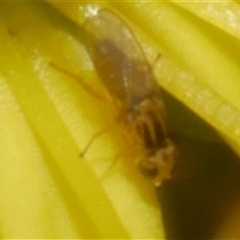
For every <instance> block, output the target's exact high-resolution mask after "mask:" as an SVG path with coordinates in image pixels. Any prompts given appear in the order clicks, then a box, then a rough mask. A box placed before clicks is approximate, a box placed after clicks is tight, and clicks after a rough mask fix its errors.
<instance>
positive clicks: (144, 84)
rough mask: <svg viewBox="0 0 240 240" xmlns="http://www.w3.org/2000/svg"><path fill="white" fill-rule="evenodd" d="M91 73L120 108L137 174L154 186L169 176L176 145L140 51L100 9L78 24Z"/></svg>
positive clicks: (127, 33) (119, 22)
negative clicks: (137, 154) (136, 154)
mask: <svg viewBox="0 0 240 240" xmlns="http://www.w3.org/2000/svg"><path fill="white" fill-rule="evenodd" d="M83 29H84V31H85V40H86V47H87V50H88V52H89V55H90V57H91V59H92V61H93V63H94V66H95V69H96V71H97V73H98V75H99V77H100V78H101V80H102V82H103V83H104V85H105V87H106V88H107V90H108V91H109V93H110V94H111V96H112V98H113V101H114V102H115V103H116V105H117V107H118V108H119V113H120V117H119V118H120V120H121V123H122V124H123V125H124V127H125V129H126V130H127V132H128V134H130V136H132V137H134V139H136V144H138V146H139V149H141V152H142V153H141V155H142V158H141V159H140V160H139V161H138V163H137V164H138V166H139V168H140V170H141V172H142V173H143V174H144V175H145V176H147V177H149V178H150V179H152V181H153V183H154V184H155V186H160V185H161V183H162V182H163V180H165V179H169V178H171V172H172V169H173V167H174V163H175V147H174V145H173V143H172V141H171V140H170V138H169V136H168V132H167V128H166V123H165V107H164V102H163V99H162V97H161V92H160V89H159V86H158V85H157V82H156V79H155V77H154V75H153V72H152V69H151V67H150V65H149V64H148V62H147V60H146V58H145V56H144V54H143V51H142V49H141V47H140V45H139V43H138V41H137V40H136V38H135V36H134V34H133V33H132V31H131V30H130V29H129V27H128V26H127V25H126V23H125V22H124V21H123V20H122V19H121V18H119V17H118V16H117V15H116V14H114V13H113V12H111V11H109V10H106V9H103V10H100V11H99V12H98V13H97V14H96V15H93V16H91V17H89V18H88V19H87V20H86V22H85V23H84V25H83Z"/></svg>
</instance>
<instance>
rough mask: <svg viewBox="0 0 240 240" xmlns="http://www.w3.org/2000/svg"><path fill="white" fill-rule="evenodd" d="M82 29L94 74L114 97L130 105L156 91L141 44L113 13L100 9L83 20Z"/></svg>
mask: <svg viewBox="0 0 240 240" xmlns="http://www.w3.org/2000/svg"><path fill="white" fill-rule="evenodd" d="M84 31H85V36H86V46H87V49H88V51H89V54H90V56H91V58H92V60H93V62H94V65H95V68H96V70H97V72H98V75H99V77H100V78H101V80H102V81H103V83H104V84H105V86H106V88H107V89H108V91H109V92H110V94H111V95H112V96H113V97H114V98H117V99H118V100H120V101H121V102H122V103H123V104H125V105H127V107H130V108H131V107H134V106H135V105H137V104H138V103H139V102H141V101H142V100H143V99H144V98H146V97H147V96H149V95H150V94H151V93H152V92H153V91H155V90H156V82H155V79H154V77H153V74H152V71H151V68H150V66H149V65H148V63H147V61H146V59H145V56H144V54H143V52H142V49H141V47H140V46H139V44H138V42H137V40H136V38H135V36H134V35H133V33H132V32H131V30H130V29H129V28H128V26H127V25H126V23H125V22H124V21H123V20H121V19H120V18H119V17H117V15H115V14H114V13H112V12H110V11H108V10H101V11H99V13H98V14H97V15H95V16H92V17H90V18H89V19H88V20H87V21H86V22H85V24H84Z"/></svg>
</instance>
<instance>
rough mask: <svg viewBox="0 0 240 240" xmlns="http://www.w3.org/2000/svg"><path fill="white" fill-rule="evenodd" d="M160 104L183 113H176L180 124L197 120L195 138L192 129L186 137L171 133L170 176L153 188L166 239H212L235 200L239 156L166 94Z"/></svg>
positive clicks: (239, 181)
mask: <svg viewBox="0 0 240 240" xmlns="http://www.w3.org/2000/svg"><path fill="white" fill-rule="evenodd" d="M164 94H165V93H164ZM166 103H167V105H168V104H169V103H170V105H171V104H173V105H175V107H174V109H177V112H178V114H179V113H180V112H181V113H182V115H184V116H185V117H186V116H188V117H189V118H186V119H185V121H184V120H183V119H182V120H181V116H182V115H180V121H182V124H184V125H185V126H186V128H189V126H192V123H194V122H195V120H194V119H195V118H197V119H196V122H195V123H196V125H195V127H196V136H194V131H193V132H192V135H191V134H188V135H185V134H183V133H181V132H177V131H176V133H174V134H172V136H171V138H172V140H173V141H174V142H175V145H176V147H177V149H178V157H177V164H176V167H175V169H174V174H173V175H174V177H173V178H172V179H171V180H169V181H166V182H165V183H164V184H163V186H162V187H161V188H158V189H157V193H158V196H159V200H160V204H161V208H162V211H163V220H164V224H165V229H166V235H167V239H212V237H213V235H214V234H215V233H216V232H217V230H218V228H219V227H220V226H221V223H222V222H223V221H224V217H225V216H226V215H227V212H228V210H229V209H232V207H233V206H234V203H236V201H239V200H240V187H239V186H240V164H239V158H238V156H237V155H236V154H235V153H234V152H233V151H232V150H231V149H230V147H229V146H228V145H227V144H226V143H225V142H224V141H223V140H222V139H221V138H220V137H218V134H217V133H216V132H215V131H214V130H213V129H212V128H211V127H209V125H207V124H206V123H205V122H204V121H202V120H201V119H199V118H198V117H197V116H195V115H194V114H193V113H192V112H190V111H189V110H188V109H187V108H186V107H184V106H183V105H181V104H180V103H178V102H175V100H174V99H171V97H170V96H168V95H167V96H166ZM176 107H177V108H176ZM167 109H168V110H169V111H171V110H172V109H171V108H167ZM174 109H173V112H172V111H171V112H169V113H168V117H169V118H173V117H174V114H176V112H174ZM186 111H188V112H187V113H186ZM185 114H187V115H185ZM174 119H175V120H176V118H174ZM169 123H171V120H170V121H169ZM193 126H194V125H193ZM199 131H200V132H201V134H200V139H198V134H197V133H198V132H199ZM204 133H206V139H204Z"/></svg>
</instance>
